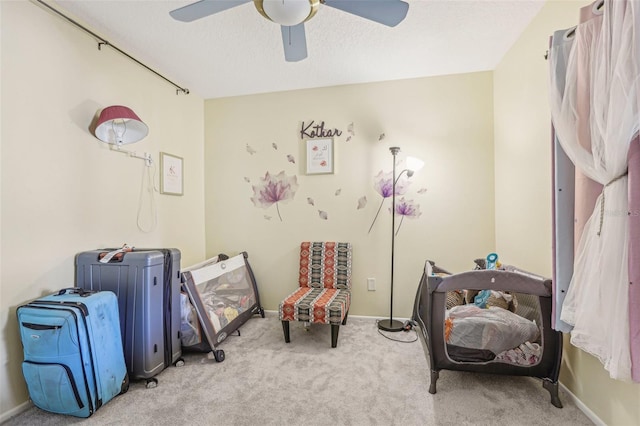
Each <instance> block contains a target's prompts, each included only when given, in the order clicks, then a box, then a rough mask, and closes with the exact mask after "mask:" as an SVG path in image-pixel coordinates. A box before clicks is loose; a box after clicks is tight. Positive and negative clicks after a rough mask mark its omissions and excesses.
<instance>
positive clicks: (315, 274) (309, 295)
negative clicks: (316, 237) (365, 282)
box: [279, 242, 351, 348]
mask: <svg viewBox="0 0 640 426" xmlns="http://www.w3.org/2000/svg"><path fill="white" fill-rule="evenodd" d="M299 285H300V287H299V288H298V289H297V290H296V291H294V292H293V293H291V294H290V295H289V296H287V297H286V298H285V299H284V300H283V301H282V302H281V303H280V308H279V313H280V320H281V321H282V330H283V331H284V341H285V342H287V343H289V342H290V337H289V322H290V321H304V322H305V323H318V324H330V325H331V347H332V348H335V347H336V346H337V344H338V331H339V330H340V324H342V325H344V324H346V323H347V315H348V314H349V306H350V305H351V244H350V243H334V242H313V243H311V242H303V243H302V244H300V275H299Z"/></svg>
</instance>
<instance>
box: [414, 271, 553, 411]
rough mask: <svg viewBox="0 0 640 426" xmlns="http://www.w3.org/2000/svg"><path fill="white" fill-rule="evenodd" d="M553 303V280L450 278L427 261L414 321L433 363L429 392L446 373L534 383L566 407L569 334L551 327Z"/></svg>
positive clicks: (524, 275) (489, 275)
mask: <svg viewBox="0 0 640 426" xmlns="http://www.w3.org/2000/svg"><path fill="white" fill-rule="evenodd" d="M480 296H483V297H484V299H482V297H480ZM478 299H481V301H480V302H479V301H478ZM483 301H484V302H486V304H485V305H483V304H482V302H483ZM551 303H552V283H551V280H549V279H545V278H543V277H540V276H538V275H535V274H532V273H529V272H526V271H523V270H520V269H518V268H515V267H513V266H507V265H504V266H502V267H501V269H497V270H496V269H493V270H487V269H477V270H472V271H468V272H462V273H458V274H450V273H448V272H447V271H446V270H444V269H442V268H439V267H438V266H436V265H435V263H434V262H431V261H427V262H426V263H425V268H424V272H423V275H422V278H421V280H420V284H419V286H418V291H417V294H416V300H415V305H414V313H413V320H414V321H416V322H417V324H418V327H419V330H418V335H419V337H420V340H421V342H422V344H423V348H424V350H425V355H426V356H427V358H428V360H429V366H430V369H431V384H430V388H429V392H430V393H432V394H434V393H436V381H437V380H438V377H439V374H440V370H459V371H471V372H478V373H490V374H506V375H517V376H531V377H537V378H540V379H542V384H543V387H544V388H545V389H547V390H548V391H549V393H550V395H551V403H552V404H553V405H554V406H556V407H558V408H562V403H561V402H560V399H559V397H558V375H559V373H560V362H561V359H562V333H560V332H558V331H555V330H553V329H552V328H551Z"/></svg>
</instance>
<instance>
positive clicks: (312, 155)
mask: <svg viewBox="0 0 640 426" xmlns="http://www.w3.org/2000/svg"><path fill="white" fill-rule="evenodd" d="M323 173H325V174H326V173H333V139H331V138H329V139H308V140H307V174H308V175H316V174H323Z"/></svg>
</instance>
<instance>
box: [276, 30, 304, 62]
mask: <svg viewBox="0 0 640 426" xmlns="http://www.w3.org/2000/svg"><path fill="white" fill-rule="evenodd" d="M280 29H281V31H282V45H283V46H284V58H285V60H286V61H287V62H298V61H301V60H303V59H304V58H306V57H307V37H306V36H305V33H304V22H303V23H301V24H298V25H294V26H292V27H287V26H284V25H282V26H281V27H280Z"/></svg>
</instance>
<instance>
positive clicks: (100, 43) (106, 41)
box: [36, 0, 189, 95]
mask: <svg viewBox="0 0 640 426" xmlns="http://www.w3.org/2000/svg"><path fill="white" fill-rule="evenodd" d="M36 1H37V2H38V3H40V4H41V5H43V6H44V7H46V8H47V9H49V10H51V11H52V12H54V13H55V14H57V15H58V16H60V17H62V18H64V19H65V20H66V21H67V22H69V23H71V24H73V25H75V26H76V27H78V28H80V29H81V30H83V31H84V32H86V33H88V34H91V35H92V36H93V37H95V38H97V39H98V40H99V41H98V50H102V45H106V46H110V47H111V48H112V49H115V50H117V51H118V52H120V53H121V54H123V55H124V56H126V57H127V58H129V59H131V60H132V61H134V62H135V63H137V64H138V65H141V66H143V67H144V68H146V69H147V70H149V71H151V72H152V73H154V74H155V75H157V76H158V77H160V78H162V79H163V80H165V81H166V82H168V83H169V84H171V85H172V86H174V87H175V88H176V95H179V94H180V92H182V93H184V94H185V95H188V94H189V89H187V88H184V87H180V86H179V85H177V84H176V83H174V82H173V81H171V80H169V79H168V78H167V77H165V76H163V75H162V74H160V73H159V72H157V71H156V70H154V69H152V68H150V67H148V66H147V65H145V64H143V63H142V62H140V61H139V60H137V59H136V58H134V57H133V56H131V55H129V54H128V53H127V52H125V51H123V50H122V49H120V48H118V47H117V46H115V45H113V44H111V43H110V42H109V41H108V40H105V39H104V38H102V37H100V36H99V35H98V34H96V33H94V32H93V31H91V30H90V29H88V28H87V27H85V26H83V25H82V24H80V23H78V22H77V21H74V20H73V19H71V18H69V17H68V16H67V15H65V14H64V13H62V12H60V11H59V10H57V9H55V8H53V7H51V6H50V5H48V4H47V3H45V2H44V1H43V0H36Z"/></svg>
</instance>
